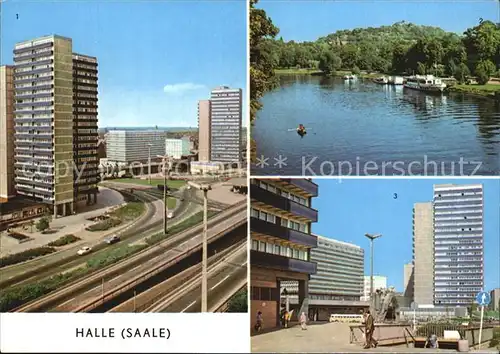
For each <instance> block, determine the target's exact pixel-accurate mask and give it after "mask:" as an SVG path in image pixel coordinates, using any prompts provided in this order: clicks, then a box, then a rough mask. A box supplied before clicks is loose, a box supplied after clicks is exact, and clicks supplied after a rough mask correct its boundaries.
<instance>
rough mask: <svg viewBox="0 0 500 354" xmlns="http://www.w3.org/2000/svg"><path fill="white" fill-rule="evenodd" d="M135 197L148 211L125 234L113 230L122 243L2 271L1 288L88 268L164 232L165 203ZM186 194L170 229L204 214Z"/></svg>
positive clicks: (64, 253)
mask: <svg viewBox="0 0 500 354" xmlns="http://www.w3.org/2000/svg"><path fill="white" fill-rule="evenodd" d="M135 194H136V195H138V196H139V197H140V198H141V199H142V200H144V201H145V202H146V206H147V209H146V212H145V213H144V214H143V215H142V216H141V217H140V218H139V219H138V220H136V221H135V222H133V224H132V225H129V226H127V227H126V228H124V229H121V231H119V230H112V231H111V232H110V233H109V234H117V235H120V238H121V239H122V242H119V243H116V244H113V245H108V244H106V243H103V241H102V240H99V241H97V242H95V243H94V244H88V245H89V246H90V247H92V249H93V252H92V253H90V254H88V255H85V256H77V254H76V253H77V251H78V250H79V249H80V248H81V247H82V246H81V245H80V246H77V247H71V248H68V249H67V250H64V251H60V252H57V253H55V254H53V255H49V256H46V257H42V258H40V259H35V260H33V261H29V262H26V263H21V264H19V265H16V266H12V267H6V268H4V269H2V270H0V280H1V281H0V287H2V288H5V287H7V286H14V285H17V286H19V285H25V284H29V283H33V282H35V281H39V280H41V279H44V278H47V277H50V276H52V275H55V274H58V273H61V272H64V271H66V270H68V269H73V268H77V267H78V266H80V265H84V264H85V263H86V261H87V260H88V259H90V258H92V257H94V256H96V255H98V254H101V253H104V252H109V251H110V250H112V249H116V248H118V247H122V246H123V244H124V242H125V241H126V242H127V243H129V244H131V243H134V242H137V241H139V240H140V239H143V238H145V237H147V236H149V235H150V234H155V233H158V232H161V231H162V230H163V203H162V202H161V201H159V203H157V198H156V197H154V196H151V195H148V194H147V193H143V192H136V193H135ZM183 194H184V195H185V196H184V197H183V198H184V202H183V203H182V204H181V205H179V208H178V209H177V210H178V212H177V213H176V215H175V216H174V218H172V219H170V220H169V223H168V226H169V227H172V226H174V225H176V224H179V223H181V222H182V221H184V220H186V219H187V218H189V217H190V216H192V215H193V214H195V213H196V212H198V211H201V207H200V206H198V205H196V204H193V203H190V202H189V201H188V200H189V196H190V194H192V193H191V192H190V191H187V190H186V191H185V192H184V193H183ZM103 238H105V237H103Z"/></svg>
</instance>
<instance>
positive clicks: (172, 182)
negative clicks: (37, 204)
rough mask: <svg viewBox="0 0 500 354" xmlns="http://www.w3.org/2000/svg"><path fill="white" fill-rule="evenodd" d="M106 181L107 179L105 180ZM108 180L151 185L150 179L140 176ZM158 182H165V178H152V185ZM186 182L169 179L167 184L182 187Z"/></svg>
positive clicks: (171, 186)
mask: <svg viewBox="0 0 500 354" xmlns="http://www.w3.org/2000/svg"><path fill="white" fill-rule="evenodd" d="M105 182H106V181H105ZM107 182H112V183H133V184H141V185H144V186H147V185H149V181H148V180H147V179H140V178H117V179H113V180H109V181H107ZM158 184H163V178H154V179H151V186H154V187H156V185H158ZM185 184H186V181H183V180H168V181H167V185H168V186H169V187H170V188H180V187H182V186H184V185H185Z"/></svg>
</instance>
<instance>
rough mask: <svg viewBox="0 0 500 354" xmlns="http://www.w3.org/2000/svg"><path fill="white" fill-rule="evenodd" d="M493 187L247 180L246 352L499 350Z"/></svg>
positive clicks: (496, 190)
mask: <svg viewBox="0 0 500 354" xmlns="http://www.w3.org/2000/svg"><path fill="white" fill-rule="evenodd" d="M499 198H500V181H498V180H497V179H484V180H481V179H467V180H460V179H458V180H457V179H455V180H453V179H404V180H403V179H397V180H384V179H369V180H367V179H286V178H278V179H276V178H273V179H256V178H252V179H251V183H250V203H251V217H250V220H249V222H250V231H251V241H250V242H251V245H250V247H251V253H250V265H251V267H250V288H251V289H250V294H251V295H250V333H251V336H252V338H251V345H252V352H332V351H333V352H363V351H368V352H372V351H373V352H433V350H434V351H435V350H439V351H444V352H447V351H450V352H456V351H457V350H458V351H471V352H475V351H480V352H491V353H494V352H498V349H499V337H500V321H499V319H500V317H499V316H500V313H499V310H500V284H499V281H498V279H499V273H498V272H499V269H500V267H499V264H498V262H499V258H500V255H499V242H500V235H499V232H500V231H499V230H500V227H499V218H498V205H499V202H500V200H499Z"/></svg>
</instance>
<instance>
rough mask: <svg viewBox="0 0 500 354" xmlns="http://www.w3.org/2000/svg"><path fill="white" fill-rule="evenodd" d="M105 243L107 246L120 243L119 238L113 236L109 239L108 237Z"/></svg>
mask: <svg viewBox="0 0 500 354" xmlns="http://www.w3.org/2000/svg"><path fill="white" fill-rule="evenodd" d="M105 241H106V243H107V244H108V245H111V244H113V243H116V242H118V241H120V236H117V235H113V236H111V237H108V238H107V239H106V240H105Z"/></svg>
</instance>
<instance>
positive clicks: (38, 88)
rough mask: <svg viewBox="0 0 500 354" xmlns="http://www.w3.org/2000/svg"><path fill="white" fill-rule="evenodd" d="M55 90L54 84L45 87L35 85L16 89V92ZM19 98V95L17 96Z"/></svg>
mask: <svg viewBox="0 0 500 354" xmlns="http://www.w3.org/2000/svg"><path fill="white" fill-rule="evenodd" d="M53 88H54V85H53V84H44V85H35V86H31V85H29V86H25V87H16V88H15V91H16V92H18V91H34V90H51V89H53ZM16 97H17V95H16Z"/></svg>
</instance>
